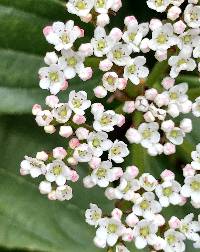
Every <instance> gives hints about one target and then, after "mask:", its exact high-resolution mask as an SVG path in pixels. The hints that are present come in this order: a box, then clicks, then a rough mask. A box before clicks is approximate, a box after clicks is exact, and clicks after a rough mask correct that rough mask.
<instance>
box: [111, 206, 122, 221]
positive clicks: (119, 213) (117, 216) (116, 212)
mask: <svg viewBox="0 0 200 252" xmlns="http://www.w3.org/2000/svg"><path fill="white" fill-rule="evenodd" d="M122 214H123V213H122V211H121V210H120V209H119V208H114V209H113V210H112V212H111V215H112V217H113V218H114V219H116V220H121V217H122Z"/></svg>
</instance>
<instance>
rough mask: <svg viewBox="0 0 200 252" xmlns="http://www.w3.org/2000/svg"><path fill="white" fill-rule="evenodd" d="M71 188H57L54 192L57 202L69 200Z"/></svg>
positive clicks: (66, 186) (63, 186)
mask: <svg viewBox="0 0 200 252" xmlns="http://www.w3.org/2000/svg"><path fill="white" fill-rule="evenodd" d="M72 196H73V194H72V188H71V187H70V186H68V185H62V186H58V187H57V188H56V191H55V197H56V199H57V200H59V201H64V200H70V199H71V198H72Z"/></svg>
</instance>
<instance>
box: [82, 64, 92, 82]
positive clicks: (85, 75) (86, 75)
mask: <svg viewBox="0 0 200 252" xmlns="http://www.w3.org/2000/svg"><path fill="white" fill-rule="evenodd" d="M92 74H93V71H92V68H91V67H85V68H84V69H82V70H81V72H80V73H79V77H80V78H81V80H83V81H87V80H89V79H91V78H92Z"/></svg>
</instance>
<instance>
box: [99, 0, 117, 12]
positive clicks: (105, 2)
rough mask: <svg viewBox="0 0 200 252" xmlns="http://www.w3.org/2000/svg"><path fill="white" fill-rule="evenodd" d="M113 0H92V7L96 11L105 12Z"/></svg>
mask: <svg viewBox="0 0 200 252" xmlns="http://www.w3.org/2000/svg"><path fill="white" fill-rule="evenodd" d="M113 2H114V1H113V0H94V8H95V11H96V12H97V13H100V14H105V13H107V12H108V10H109V9H110V8H111V7H112V5H113Z"/></svg>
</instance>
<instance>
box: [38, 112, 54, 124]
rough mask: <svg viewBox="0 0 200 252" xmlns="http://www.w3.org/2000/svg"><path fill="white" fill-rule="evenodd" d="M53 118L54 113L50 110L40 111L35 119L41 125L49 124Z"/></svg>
mask: <svg viewBox="0 0 200 252" xmlns="http://www.w3.org/2000/svg"><path fill="white" fill-rule="evenodd" d="M52 120H53V115H52V113H51V112H50V111H49V110H43V111H39V112H38V113H37V114H36V118H35V121H36V122H37V124H38V125H39V126H47V125H49V124H50V123H51V121H52Z"/></svg>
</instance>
